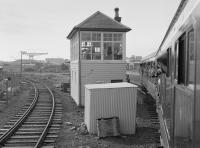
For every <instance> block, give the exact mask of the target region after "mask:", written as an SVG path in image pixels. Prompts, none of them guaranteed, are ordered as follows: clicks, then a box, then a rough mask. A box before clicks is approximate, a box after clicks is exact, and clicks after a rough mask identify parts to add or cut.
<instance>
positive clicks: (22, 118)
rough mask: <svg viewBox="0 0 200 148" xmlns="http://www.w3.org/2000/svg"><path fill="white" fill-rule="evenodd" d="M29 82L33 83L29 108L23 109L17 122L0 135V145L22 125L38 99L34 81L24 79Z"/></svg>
mask: <svg viewBox="0 0 200 148" xmlns="http://www.w3.org/2000/svg"><path fill="white" fill-rule="evenodd" d="M26 82H29V83H31V84H32V85H33V87H34V92H35V95H34V100H33V102H32V103H31V105H30V106H29V108H28V109H27V110H26V111H25V113H24V114H23V115H22V117H20V118H19V119H18V120H17V122H16V123H15V124H14V125H13V126H12V127H11V128H10V129H9V130H7V131H6V132H5V133H4V134H3V135H2V136H1V137H0V146H1V145H3V143H4V142H5V141H6V140H7V139H8V138H9V137H10V136H11V135H13V133H15V131H16V130H17V129H18V128H19V127H20V126H21V125H22V123H23V122H24V121H25V120H26V118H27V117H28V116H29V115H30V113H31V112H32V110H33V109H34V107H35V105H36V103H37V101H38V90H37V88H36V86H35V84H34V83H32V82H31V81H26Z"/></svg>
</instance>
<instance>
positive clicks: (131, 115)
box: [85, 82, 137, 134]
mask: <svg viewBox="0 0 200 148" xmlns="http://www.w3.org/2000/svg"><path fill="white" fill-rule="evenodd" d="M115 84H116V85H117V83H112V85H115ZM99 85H105V84H99ZM121 85H127V86H128V87H119V86H117V87H114V88H102V87H100V88H95V89H91V88H87V86H90V87H91V86H92V85H86V88H85V95H86V96H85V99H86V100H85V123H86V125H87V128H88V131H89V132H90V133H92V134H96V133H97V119H98V118H109V117H113V116H116V117H119V121H120V132H121V133H122V134H134V133H135V120H136V104H137V86H135V85H133V84H130V83H126V82H124V83H121ZM130 85H131V86H130Z"/></svg>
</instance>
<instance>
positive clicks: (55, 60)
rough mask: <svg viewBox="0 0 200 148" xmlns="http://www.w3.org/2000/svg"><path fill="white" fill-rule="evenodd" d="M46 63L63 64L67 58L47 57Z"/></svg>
mask: <svg viewBox="0 0 200 148" xmlns="http://www.w3.org/2000/svg"><path fill="white" fill-rule="evenodd" d="M45 60H46V63H47V64H50V65H61V64H63V63H65V59H63V58H46V59H45Z"/></svg>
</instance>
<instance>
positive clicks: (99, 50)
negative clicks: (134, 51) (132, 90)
mask: <svg viewBox="0 0 200 148" xmlns="http://www.w3.org/2000/svg"><path fill="white" fill-rule="evenodd" d="M118 11H119V9H118V8H116V9H115V18H114V19H112V18H110V17H108V16H107V15H105V14H103V13H101V12H99V11H97V12H96V13H94V14H93V15H91V16H90V17H89V18H87V19H86V20H84V21H83V22H81V23H80V24H78V25H76V26H75V27H74V28H73V29H72V31H71V32H70V33H69V35H68V36H67V38H68V39H70V67H71V96H72V98H73V99H74V100H75V102H76V103H77V104H78V105H84V102H85V100H84V99H85V87H84V86H85V84H94V83H110V82H120V81H125V80H126V32H128V31H130V30H131V29H130V28H129V27H127V26H125V25H123V24H121V17H119V15H118Z"/></svg>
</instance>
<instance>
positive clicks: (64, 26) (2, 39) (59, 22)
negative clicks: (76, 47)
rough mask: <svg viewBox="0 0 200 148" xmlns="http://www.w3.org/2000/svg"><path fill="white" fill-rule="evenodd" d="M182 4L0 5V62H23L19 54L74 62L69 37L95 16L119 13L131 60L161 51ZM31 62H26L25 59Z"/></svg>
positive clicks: (67, 0)
mask: <svg viewBox="0 0 200 148" xmlns="http://www.w3.org/2000/svg"><path fill="white" fill-rule="evenodd" d="M180 1H181V0H0V61H12V60H16V59H19V58H20V51H27V52H39V53H42V52H44V53H46V52H47V53H48V55H42V56H38V57H35V59H40V60H41V59H45V58H49V57H52V58H65V59H66V58H67V59H69V58H70V43H69V40H67V39H66V36H67V35H68V34H69V32H70V31H71V30H72V28H73V27H74V26H75V25H77V24H79V23H81V22H82V21H83V20H85V19H86V18H88V17H89V16H90V15H92V14H93V13H95V12H96V11H101V12H102V13H104V14H106V15H108V16H110V17H112V18H113V17H114V8H116V7H118V8H119V16H120V17H122V24H124V25H126V26H128V27H130V28H131V29H132V30H131V31H130V32H128V33H127V36H126V56H127V57H130V56H131V55H137V56H143V57H144V56H147V55H148V54H150V53H152V52H154V51H156V50H157V49H158V47H159V45H160V43H161V41H162V39H163V37H164V35H165V33H166V31H167V28H168V26H169V24H170V22H171V20H172V18H173V16H174V14H175V12H176V10H177V8H178V5H179V3H180ZM25 58H26V57H25Z"/></svg>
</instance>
